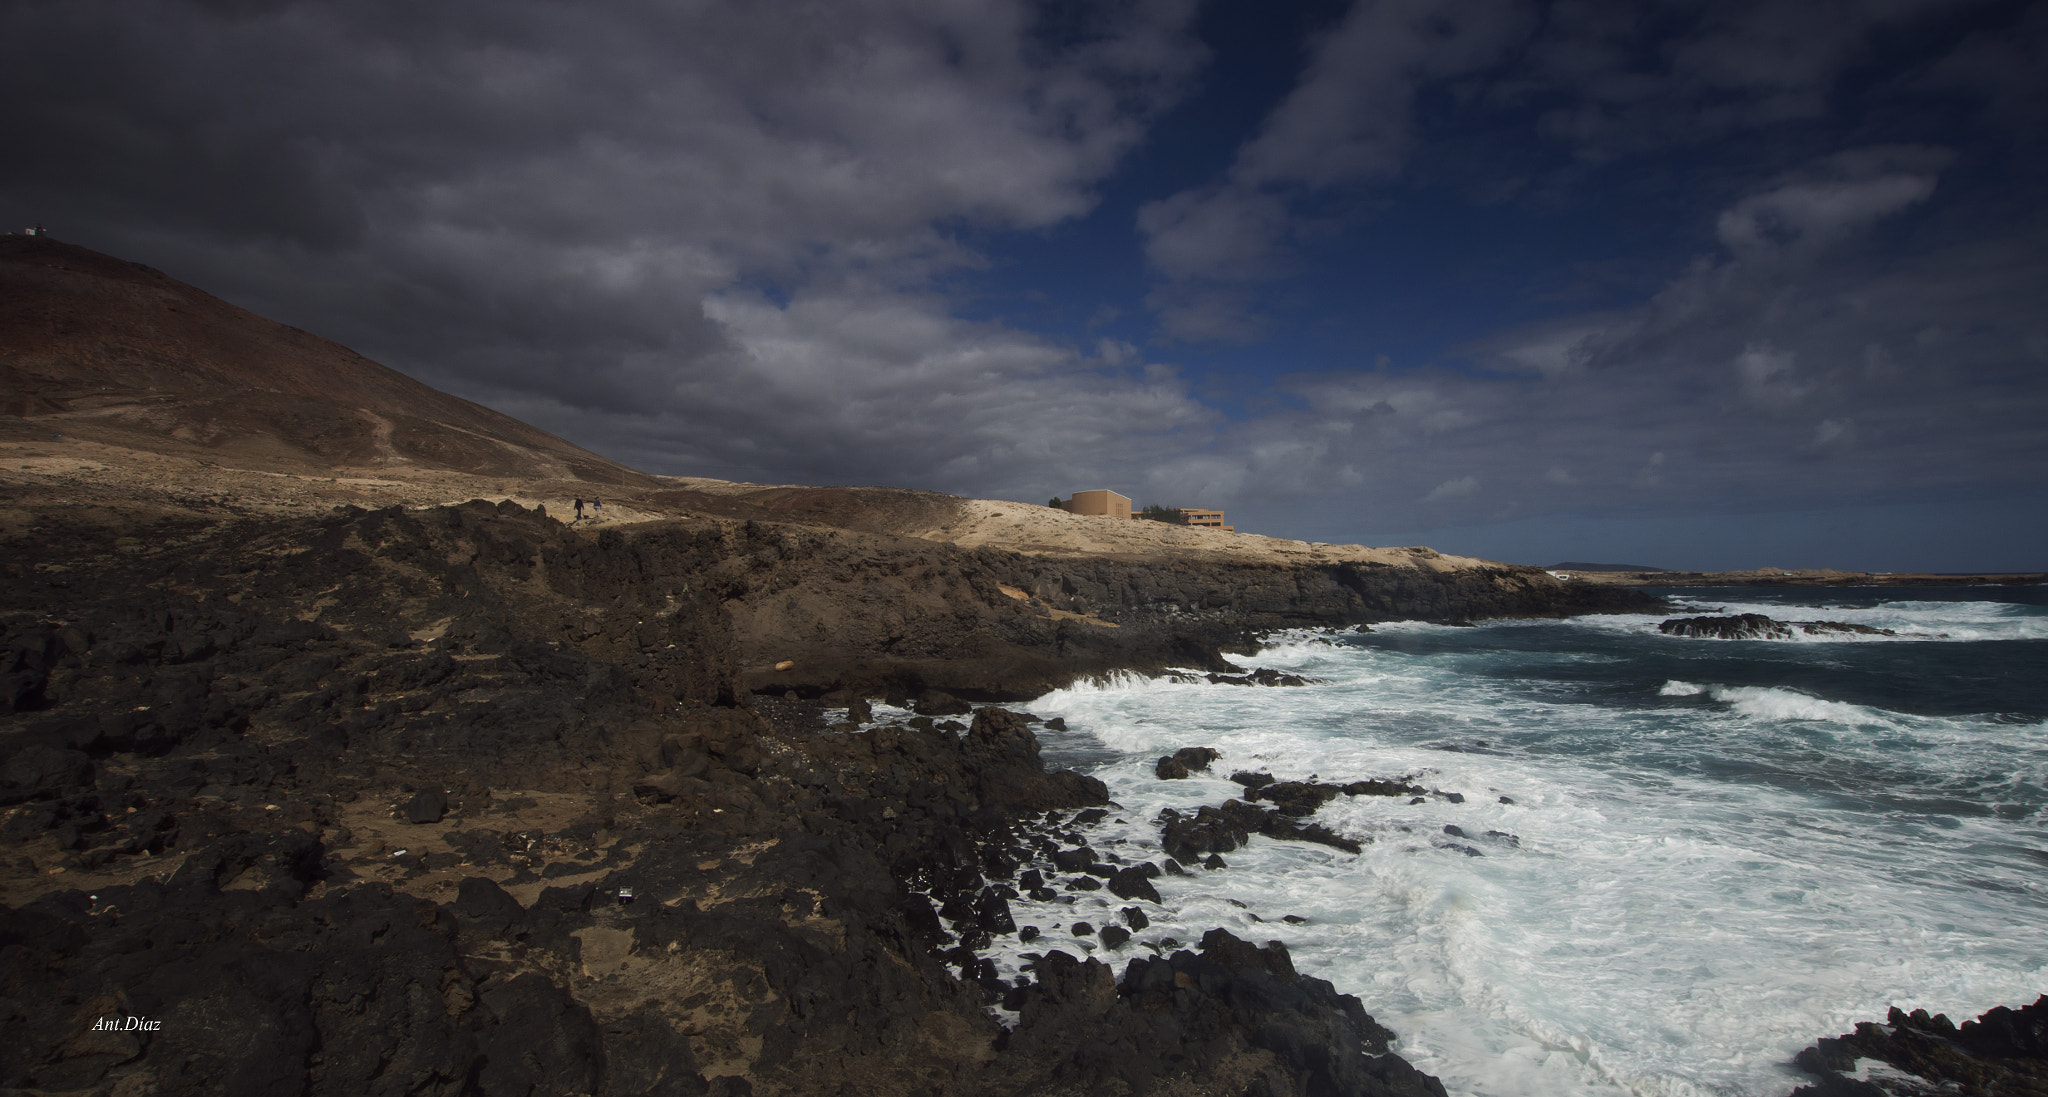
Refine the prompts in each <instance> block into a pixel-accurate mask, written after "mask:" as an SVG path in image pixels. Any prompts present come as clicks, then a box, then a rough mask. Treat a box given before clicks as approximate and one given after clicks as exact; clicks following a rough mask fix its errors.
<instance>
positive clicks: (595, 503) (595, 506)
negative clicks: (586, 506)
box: [590, 495, 604, 522]
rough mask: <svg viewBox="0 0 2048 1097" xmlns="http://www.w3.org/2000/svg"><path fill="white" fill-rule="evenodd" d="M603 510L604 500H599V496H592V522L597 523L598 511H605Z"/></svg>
mask: <svg viewBox="0 0 2048 1097" xmlns="http://www.w3.org/2000/svg"><path fill="white" fill-rule="evenodd" d="M603 509H604V500H602V499H599V498H598V497H597V496H595V495H593V496H591V497H590V520H591V521H593V522H595V521H597V512H598V511H601V510H603Z"/></svg>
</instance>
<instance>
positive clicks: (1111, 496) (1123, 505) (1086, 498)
mask: <svg viewBox="0 0 2048 1097" xmlns="http://www.w3.org/2000/svg"><path fill="white" fill-rule="evenodd" d="M1067 513H1069V514H1098V515H1102V516H1105V517H1109V518H1129V517H1130V516H1131V501H1130V499H1128V498H1126V497H1124V496H1122V495H1118V494H1117V493H1116V492H1113V491H1111V490H1109V489H1108V488H1097V489H1096V490H1094V491H1077V492H1075V493H1074V498H1073V500H1072V501H1071V502H1069V503H1068V504H1067Z"/></svg>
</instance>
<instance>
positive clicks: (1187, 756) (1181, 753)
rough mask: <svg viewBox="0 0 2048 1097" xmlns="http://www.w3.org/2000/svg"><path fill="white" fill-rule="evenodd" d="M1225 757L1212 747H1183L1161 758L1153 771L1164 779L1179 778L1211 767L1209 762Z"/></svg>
mask: <svg viewBox="0 0 2048 1097" xmlns="http://www.w3.org/2000/svg"><path fill="white" fill-rule="evenodd" d="M1221 757H1223V755H1222V754H1221V753H1219V752H1218V751H1216V750H1215V749H1214V748H1212V747H1182V748H1180V749H1179V750H1176V751H1174V752H1173V753H1172V754H1169V755H1167V756H1166V757H1164V758H1161V759H1159V761H1158V763H1157V764H1156V765H1154V766H1153V767H1152V771H1153V772H1154V773H1156V774H1158V775H1159V779H1160V780H1162V781H1173V780H1178V779H1180V778H1182V777H1186V776H1188V775H1189V774H1191V773H1200V772H1202V771H1203V770H1206V769H1208V768H1209V763H1211V762H1214V761H1215V760H1216V759H1218V758H1221Z"/></svg>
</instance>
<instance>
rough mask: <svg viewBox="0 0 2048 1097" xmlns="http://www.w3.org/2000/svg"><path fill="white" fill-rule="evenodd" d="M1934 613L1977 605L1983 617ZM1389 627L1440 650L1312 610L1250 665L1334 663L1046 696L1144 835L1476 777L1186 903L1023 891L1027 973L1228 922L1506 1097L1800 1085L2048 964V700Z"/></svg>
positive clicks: (1371, 811)
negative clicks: (1482, 641)
mask: <svg viewBox="0 0 2048 1097" xmlns="http://www.w3.org/2000/svg"><path fill="white" fill-rule="evenodd" d="M1926 605H1932V606H1937V607H1939V608H1940V611H1941V612H1942V613H1943V614H1944V615H1945V620H1946V621H1947V622H1948V623H1950V624H1953V623H1954V622H1956V621H1958V620H1961V619H1964V618H1967V617H1969V616H1970V615H1971V614H1973V613H1977V612H1978V611H1977V610H1974V609H1971V608H1969V607H1967V606H1965V607H1964V608H1962V609H1957V604H1955V603H1929V604H1926ZM1773 608H1777V609H1779V612H1778V613H1774V614H1773V615H1774V616H1779V617H1780V619H1784V618H1785V617H1786V616H1792V615H1789V614H1785V613H1784V612H1783V610H1782V607H1773ZM1732 611H1733V610H1732V609H1731V612H1732ZM1911 612H1915V613H1919V612H1921V611H1920V610H1918V609H1915V610H1912V611H1911ZM1815 616H1816V617H1819V616H1820V615H1819V614H1816V615H1815ZM1926 616H1928V617H1930V618H1931V617H1932V616H1933V615H1932V613H1931V612H1929V613H1927V614H1926ZM1612 625H1613V622H1612V621H1610V620H1606V619H1587V620H1586V623H1585V624H1584V625H1583V626H1580V625H1578V624H1576V623H1575V624H1574V626H1573V627H1584V628H1586V629H1589V630H1600V629H1608V628H1611V627H1612ZM1489 627H1492V628H1502V629H1513V628H1517V627H1521V626H1516V625H1501V626H1489ZM1550 627H1553V628H1554V627H1559V626H1556V625H1554V624H1553V625H1551V626H1550ZM1650 628H1651V630H1652V631H1654V622H1652V623H1651V626H1650ZM1380 631H1385V632H1390V633H1394V634H1397V635H1399V636H1403V637H1404V638H1413V639H1414V640H1416V641H1417V642H1419V643H1420V644H1421V645H1422V646H1421V647H1419V648H1416V649H1413V650H1411V649H1408V648H1404V647H1403V646H1401V645H1399V644H1395V645H1389V646H1364V645H1358V646H1354V645H1346V644H1342V643H1339V644H1330V643H1328V642H1326V640H1325V638H1321V637H1316V636H1313V635H1307V634H1288V635H1286V636H1283V637H1279V638H1277V640H1278V642H1277V643H1276V644H1275V646H1273V647H1271V648H1268V649H1267V650H1264V651H1262V652H1260V653H1259V654H1258V655H1257V656H1256V657H1254V658H1250V659H1246V660H1243V661H1242V664H1243V665H1246V666H1251V665H1258V666H1273V667H1276V668H1279V669H1284V670H1287V671H1289V672H1292V673H1296V674H1302V675H1305V676H1312V677H1315V678H1319V679H1322V680H1323V681H1322V682H1321V683H1319V684H1314V685H1309V686H1304V687H1296V688H1253V687H1240V686H1219V685H1209V684H1207V683H1200V684H1192V683H1176V682H1170V681H1155V680H1145V679H1137V678H1122V679H1117V680H1113V681H1106V682H1101V683H1096V684H1092V685H1087V686H1080V687H1076V688H1073V689H1069V690H1063V691H1060V692H1057V693H1054V694H1051V695H1048V696H1047V697H1044V698H1041V699H1039V700H1038V701H1035V702H1033V704H1032V705H1031V708H1032V710H1033V711H1034V712H1037V713H1038V714H1040V715H1043V716H1064V717H1065V718H1066V719H1067V721H1068V722H1069V725H1070V727H1071V728H1073V729H1074V730H1072V731H1071V732H1069V733H1066V734H1061V733H1057V732H1044V733H1042V737H1043V739H1044V741H1045V743H1046V747H1047V755H1048V758H1050V759H1053V760H1055V761H1059V760H1061V759H1077V760H1087V761H1086V764H1087V765H1088V766H1089V768H1090V769H1091V770H1092V771H1093V772H1094V773H1095V774H1096V776H1098V777H1100V778H1102V779H1103V780H1104V781H1105V782H1106V783H1107V784H1108V785H1109V788H1110V794H1111V797H1112V798H1113V799H1114V800H1115V801H1116V803H1117V804H1118V805H1119V806H1120V810H1118V811H1116V812H1114V813H1113V814H1112V815H1111V816H1110V818H1108V819H1106V820H1104V821H1103V822H1102V823H1101V824H1099V825H1098V826H1096V827H1094V828H1092V829H1091V830H1090V831H1089V834H1088V837H1089V840H1090V842H1091V843H1092V844H1093V845H1094V846H1095V848H1096V849H1097V850H1099V851H1105V852H1110V853H1113V854H1115V855H1117V856H1119V857H1121V858H1123V859H1125V860H1129V861H1137V860H1143V859H1148V858H1149V859H1154V860H1157V859H1159V858H1161V857H1162V856H1163V855H1162V854H1161V853H1160V851H1159V849H1158V830H1157V827H1156V825H1155V823H1154V822H1153V820H1154V818H1155V817H1156V815H1157V813H1158V812H1159V811H1160V810H1161V809H1163V808H1167V807H1174V808H1182V809H1189V808H1193V807H1195V806H1198V805H1201V804H1215V803H1220V802H1221V801H1222V800H1224V799H1226V798H1228V797H1231V796H1239V795H1242V792H1243V790H1242V789H1241V788H1240V787H1239V786H1237V785H1235V784H1233V783H1231V782H1230V781H1229V780H1228V775H1229V774H1230V773H1232V772H1233V771H1236V770H1241V769H1249V770H1264V771H1267V772H1271V773H1273V774H1275V775H1276V776H1279V777H1282V778H1307V777H1310V776H1318V777H1321V778H1322V779H1325V780H1348V779H1353V778H1360V777H1407V778H1409V779H1411V780H1413V781H1414V782H1415V783H1417V784H1420V785H1422V786H1424V787H1425V788H1429V789H1432V790H1436V791H1438V792H1442V793H1451V792H1455V793H1459V794H1460V795H1462V796H1463V797H1464V802H1463V803H1453V802H1451V801H1450V800H1449V799H1447V798H1445V797H1443V796H1441V795H1432V796H1429V797H1426V798H1425V799H1424V802H1423V803H1420V804H1411V803H1409V802H1408V799H1407V798H1401V797H1396V798H1383V797H1370V796H1361V797H1355V798H1350V797H1345V798H1339V799H1338V800H1336V801H1333V802H1332V803H1330V804H1329V805H1328V806H1326V807H1325V808H1324V809H1323V810H1322V812H1320V813H1319V814H1318V816H1317V821H1318V822H1320V823H1322V824H1324V825H1326V826H1329V827H1331V828H1333V829H1335V830H1337V831H1339V832H1340V833H1343V834H1346V835H1349V836H1351V837H1354V838H1356V839H1359V840H1361V841H1364V840H1368V839H1369V840H1370V842H1369V844H1367V845H1366V846H1365V848H1364V852H1363V853H1361V854H1359V855H1356V856H1353V855H1349V854H1344V853H1341V852H1338V851H1335V850H1331V849H1328V848H1325V847H1321V846H1311V845H1301V844H1294V843H1283V842H1273V841H1269V840H1267V839H1264V838H1255V839H1253V842H1252V844H1251V845H1250V846H1249V847H1247V848H1245V849H1242V850H1237V851H1233V852H1231V853H1228V854H1226V855H1225V859H1226V860H1227V861H1228V862H1229V868H1227V869H1225V870H1222V871H1217V872H1207V871H1203V870H1201V869H1198V868H1197V869H1193V870H1192V875H1190V876H1186V877H1178V876H1172V875H1168V876H1164V877H1162V878H1160V879H1159V880H1157V881H1156V884H1157V886H1158V889H1159V892H1160V895H1161V898H1162V900H1163V901H1162V902H1161V903H1160V904H1158V905H1156V906H1154V905H1152V904H1149V903H1127V902H1124V901H1122V900H1119V899H1117V898H1115V897H1114V896H1112V895H1110V894H1109V893H1108V892H1106V891H1097V892H1074V893H1066V894H1065V896H1064V897H1063V901H1062V902H1059V903H1052V904H1041V903H1033V902H1031V901H1029V900H1020V901H1018V902H1017V903H1015V904H1014V908H1015V909H1014V913H1015V917H1016V919H1017V921H1018V922H1019V924H1031V925H1037V926H1039V927H1040V929H1041V930H1043V931H1044V932H1045V934H1046V936H1045V937H1044V938H1042V939H1040V940H1039V941H1036V942H1033V943H1031V944H1028V945H1027V944H1018V943H1017V942H1016V939H1015V938H1008V939H1005V940H1004V941H1003V942H999V946H998V947H999V949H1000V950H1001V956H1000V964H1001V967H1002V969H1003V971H1004V973H1005V974H1006V975H1014V974H1016V972H1017V971H1018V970H1019V968H1020V966H1021V963H1022V962H1023V954H1024V953H1026V952H1043V951H1047V950H1049V949H1053V948H1060V949H1064V950H1066V951H1068V952H1070V953H1074V954H1077V955H1079V954H1091V955H1097V956H1100V957H1101V958H1103V959H1105V960H1107V961H1109V962H1111V963H1112V964H1114V965H1115V966H1116V967H1117V968H1118V969H1121V966H1122V964H1123V962H1124V961H1125V960H1127V959H1128V958H1129V957H1131V956H1133V955H1139V954H1145V953H1146V950H1148V949H1150V948H1156V947H1159V946H1160V943H1161V942H1162V940H1163V939H1165V938H1174V939H1176V940H1178V941H1179V942H1180V943H1181V945H1182V946H1184V947H1193V946H1194V945H1195V944H1196V942H1198V941H1199V939H1200V936H1201V934H1202V933H1203V932H1204V931H1205V930H1207V929H1208V928H1210V927H1212V926H1223V927H1225V928H1228V929H1230V930H1231V931H1232V932H1233V933H1236V934H1237V935H1238V936H1240V937H1244V938H1246V939H1248V940H1253V941H1265V940H1269V939H1277V940H1281V941H1284V942H1285V943H1286V944H1287V945H1288V947H1289V948H1290V949H1291V950H1292V951H1293V953H1294V955H1295V960H1296V964H1297V966H1298V967H1299V968H1301V969H1302V970H1303V971H1305V972H1308V973H1310V974H1314V975H1318V976H1321V977H1323V978H1327V979H1330V980H1331V981H1333V982H1334V983H1335V984H1336V985H1337V987H1338V988H1339V989H1340V990H1341V991H1344V992H1348V993H1354V994H1357V995H1359V996H1360V997H1361V998H1362V999H1363V1000H1364V1001H1365V1003H1366V1008H1367V1009H1368V1010H1369V1011H1370V1012H1372V1013H1373V1015H1374V1016H1375V1017H1376V1018H1378V1019H1379V1020H1380V1021H1381V1022H1382V1023H1384V1024H1387V1025H1388V1026H1389V1027H1391V1028H1393V1029H1394V1030H1395V1031H1396V1032H1397V1033H1399V1034H1400V1038H1401V1043H1400V1045H1399V1049H1400V1051H1401V1052H1402V1054H1404V1055H1405V1056H1407V1057H1408V1058H1410V1059H1411V1060H1412V1061H1414V1062H1415V1063H1416V1064H1417V1065H1418V1066H1420V1067H1421V1068H1422V1069H1424V1070H1428V1071H1430V1072H1432V1073H1436V1074H1438V1075H1440V1076H1441V1077H1442V1078H1443V1079H1444V1081H1445V1083H1446V1085H1447V1086H1448V1087H1449V1088H1450V1090H1451V1092H1453V1093H1460V1094H1481V1093H1483V1094H1490V1095H1500V1097H1550V1095H1564V1094H1573V1095H1581V1094H1620V1093H1630V1094H1694V1093H1702V1094H1704V1093H1715V1094H1737V1093H1740V1094H1768V1093H1783V1092H1786V1091H1788V1090H1789V1089H1791V1088H1792V1087H1793V1086H1794V1085H1796V1084H1799V1082H1800V1081H1801V1078H1800V1077H1799V1076H1798V1075H1796V1074H1795V1073H1793V1072H1791V1071H1790V1070H1789V1069H1788V1067H1787V1066H1786V1064H1787V1063H1788V1062H1789V1060H1790V1058H1791V1056H1792V1054H1793V1053H1794V1052H1796V1051H1797V1050H1798V1049H1799V1048H1800V1047H1803V1046H1805V1045H1806V1044H1808V1043H1810V1042H1812V1040H1814V1039H1815V1038H1816V1037H1819V1036H1824V1035H1832V1034H1835V1033H1838V1032H1843V1031H1847V1029H1848V1028H1849V1026H1850V1025H1852V1024H1853V1023H1854V1022H1855V1021H1857V1020H1862V1019H1868V1018H1871V1017H1881V1016H1883V1014H1884V1011H1885V1010H1886V1009H1887V1008H1888V1007H1889V1006H1891V1005H1894V1004H1896V1005H1899V1006H1901V1007H1902V1008H1906V1009H1912V1008H1916V1007H1922V1006H1924V1007H1926V1008H1929V1009H1931V1010H1938V1011H1945V1012H1948V1013H1949V1014H1950V1015H1951V1016H1962V1015H1970V1014H1974V1013H1976V1012H1978V1011H1981V1010H1983V1009H1985V1008H1988V1007H1989V1006H1991V1005H1994V1004H2001V1003H2004V1004H2011V1003H2016V1002H2023V1001H2031V1000H2032V999H2033V997H2034V996H2035V995H2037V994H2039V993H2041V992H2042V991H2043V990H2048V924H2044V923H2043V920H2042V919H2040V918H2039V917H2038V911H2039V910H2040V909H2041V908H2042V907H2043V906H2044V905H2048V890H2044V887H2043V882H2042V876H2041V872H2040V864H2041V861H2040V859H2039V858H2040V854H2039V853H2038V852H2029V851H2040V850H2043V849H2048V818H2044V816H2043V812H2042V806H2043V795H2042V792H2041V790H2042V789H2043V788H2048V744H2044V743H2043V741H2042V736H2041V734H2040V726H2039V725H2038V724H2034V723H2025V724H2022V723H1999V722H1997V721H1993V720H1989V719H1985V718H1975V717H1967V718H1966V717H1958V718H1943V717H1931V716H1915V715H1911V714H1904V713H1896V712H1888V711H1886V710H1883V709H1877V708H1872V707H1869V706H1864V705H1856V704H1850V703H1847V702H1843V701H1839V700H1833V699H1829V698H1825V697H1819V696H1814V695H1812V694H1810V693H1807V692H1803V691H1800V690H1794V689H1790V688H1786V687H1780V686H1740V685H1723V684H1715V683H1712V682H1705V681H1702V682H1691V681H1682V680H1678V679H1668V680H1665V681H1664V682H1663V684H1662V686H1661V687H1660V688H1652V687H1650V686H1644V687H1643V688H1642V692H1641V694H1640V697H1641V698H1642V701H1641V703H1640V704H1637V705H1590V704H1587V703H1585V701H1584V699H1583V698H1582V697H1581V696H1580V695H1578V694H1575V693H1573V692H1572V691H1571V690H1570V689H1568V688H1565V687H1564V686H1559V687H1558V688H1556V689H1548V688H1546V687H1545V686H1544V685H1543V684H1542V683H1530V682H1528V681H1526V680H1523V679H1517V678H1510V677H1503V676H1499V675H1496V674H1490V673H1488V671H1489V670H1490V669H1491V667H1492V664H1490V663H1488V662H1487V660H1488V658H1489V657H1488V656H1487V655H1485V654H1484V653H1479V654H1474V653H1472V652H1468V651H1459V650H1451V649H1448V648H1447V647H1445V646H1442V645H1439V644H1437V641H1439V640H1448V639H1451V638H1455V637H1451V636H1450V635H1449V634H1450V632H1451V630H1448V629H1445V630H1441V634H1440V633H1439V630H1438V628H1437V627H1436V626H1424V625H1396V626H1391V627H1388V628H1386V629H1382V630H1380ZM1458 631H1459V632H1460V633H1465V631H1466V630H1458ZM1468 635H1469V634H1468ZM1539 657H1544V658H1549V657H1551V656H1548V655H1545V654H1544V653H1537V654H1536V655H1530V656H1529V658H1532V659H1535V658H1539ZM1554 658H1556V659H1559V660H1566V661H1569V660H1575V659H1584V658H1590V657H1588V656H1585V655H1583V654H1572V653H1560V654H1557V655H1556V656H1554ZM1197 745H1202V746H1213V747H1215V748H1217V749H1218V750H1219V751H1221V752H1222V758H1221V759H1220V760H1219V761H1218V762H1217V763H1216V764H1215V765H1214V766H1213V767H1212V768H1211V770H1210V771H1209V772H1208V773H1206V774H1198V775H1196V776H1195V777H1193V778H1190V779H1187V780H1181V781H1160V780H1158V779H1157V778H1156V777H1155V776H1154V774H1153V772H1152V767H1151V762H1152V760H1153V759H1154V758H1156V757H1157V756H1158V755H1160V754H1164V753H1167V752H1170V751H1171V750H1173V749H1176V748H1178V747H1182V746H1197ZM1730 772H1737V773H1740V774H1741V775H1742V776H1741V778H1740V779H1731V778H1730V777H1729V776H1728V774H1729V773H1730ZM1999 804H2002V805H2006V806H2005V807H2000V808H1998V809H1997V810H1991V806H1992V805H1999ZM1901 805H1904V806H1901ZM1446 826H1451V827H1456V828H1458V830H1459V831H1461V832H1462V834H1463V837H1459V836H1456V835H1452V834H1447V833H1446V832H1445V829H1444V828H1445V827H1446ZM1467 850H1470V851H1472V852H1476V853H1477V854H1479V856H1472V855H1470V854H1469V853H1468V852H1466V851H1467ZM1132 905H1135V906H1139V907H1141V908H1143V909H1144V910H1145V912H1146V913H1147V915H1148V916H1149V917H1150V918H1151V920H1152V924H1151V926H1150V927H1149V928H1147V929H1145V930H1143V931H1140V932H1138V933H1137V934H1136V935H1135V938H1134V940H1133V941H1132V943H1130V944H1128V945H1126V946H1124V947H1123V948H1122V949H1120V950H1116V951H1114V952H1109V951H1107V950H1104V949H1102V948H1101V946H1100V943H1099V940H1097V939H1094V938H1089V939H1080V938H1076V937H1074V936H1073V935H1072V934H1071V933H1070V932H1069V931H1068V929H1067V928H1066V927H1068V926H1071V925H1072V924H1073V923H1074V922H1077V921H1086V922H1089V923H1090V924H1091V925H1092V926H1094V927H1100V926H1102V925H1103V924H1104V923H1105V922H1107V921H1111V920H1114V919H1116V918H1117V912H1118V910H1119V909H1121V908H1122V907H1125V906H1132ZM1283 915H1295V916H1297V917H1300V918H1305V919H1306V922H1304V923H1303V924H1300V925H1291V924H1288V923H1286V922H1284V921H1282V920H1281V919H1282V916H1283Z"/></svg>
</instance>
